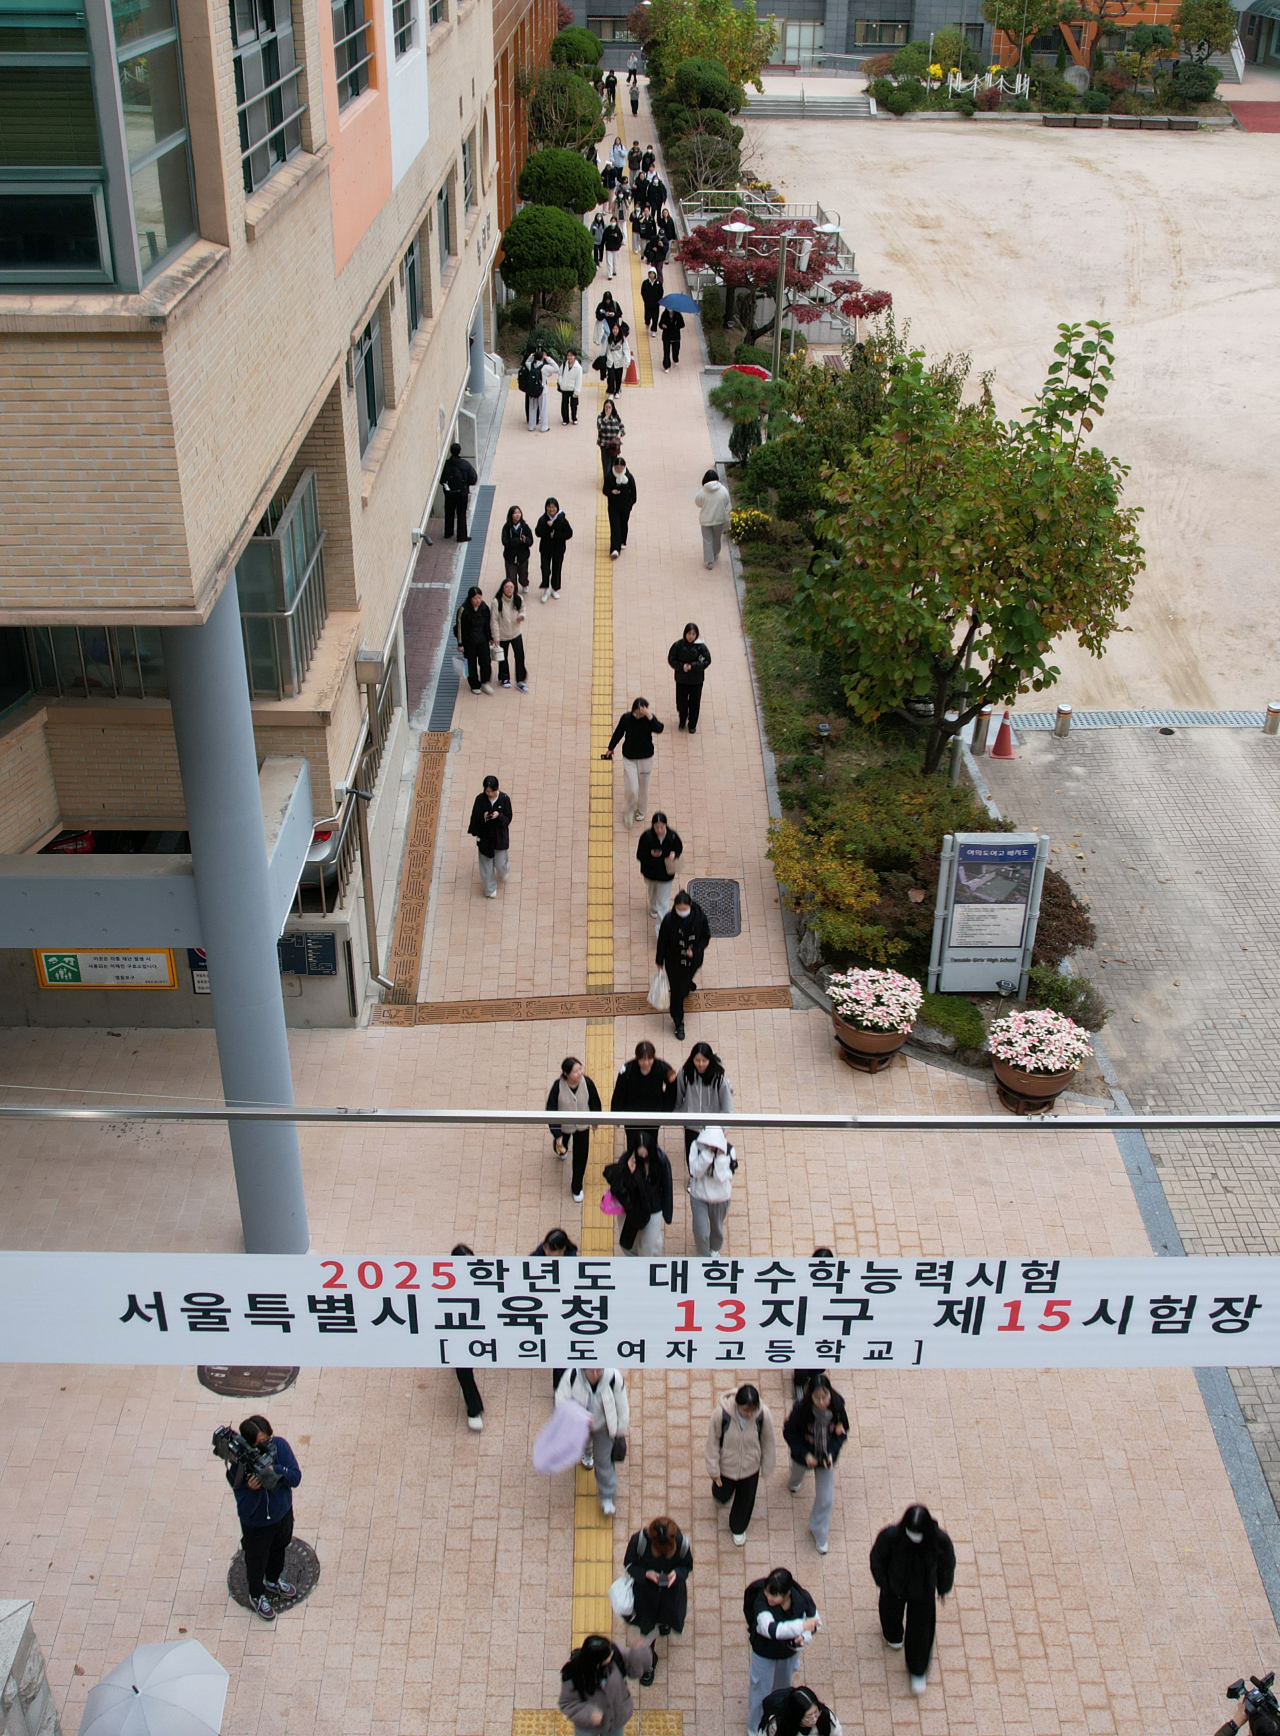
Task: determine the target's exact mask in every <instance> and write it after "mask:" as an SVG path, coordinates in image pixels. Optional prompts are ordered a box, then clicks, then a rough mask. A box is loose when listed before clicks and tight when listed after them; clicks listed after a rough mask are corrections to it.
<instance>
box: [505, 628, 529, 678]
mask: <svg viewBox="0 0 1280 1736" xmlns="http://www.w3.org/2000/svg"><path fill="white" fill-rule="evenodd" d="M501 643H502V651H501V654H500V656H499V658H498V680H499V681H510V679H511V665H510V659H509V656H508V653H509V652H512V651H514V652H515V664H516V680H517V681H523V680H524V679H525V678H526V676H527V675H528V673H529V672H528V670H527V669H526V668H525V666H524V634H523V633H517V635H516V637H515V638H514V639H503V640H502V642H501Z"/></svg>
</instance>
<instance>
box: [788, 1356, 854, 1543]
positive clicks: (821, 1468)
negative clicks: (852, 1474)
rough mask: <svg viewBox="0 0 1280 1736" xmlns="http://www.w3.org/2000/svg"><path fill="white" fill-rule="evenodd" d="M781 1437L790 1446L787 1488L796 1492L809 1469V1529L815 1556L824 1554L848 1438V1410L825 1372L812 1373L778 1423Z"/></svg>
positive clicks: (796, 1493) (794, 1493)
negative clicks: (838, 1462) (838, 1466)
mask: <svg viewBox="0 0 1280 1736" xmlns="http://www.w3.org/2000/svg"><path fill="white" fill-rule="evenodd" d="M782 1434H783V1439H784V1440H785V1441H786V1443H787V1446H788V1447H789V1448H790V1449H791V1472H790V1475H789V1476H788V1478H787V1489H788V1490H789V1492H790V1493H791V1494H793V1495H798V1494H799V1493H800V1488H801V1485H802V1484H803V1482H804V1479H805V1474H806V1472H808V1471H812V1472H813V1481H814V1492H813V1507H812V1509H811V1510H810V1513H809V1532H810V1535H811V1536H812V1538H813V1541H814V1544H815V1545H816V1547H817V1550H818V1554H819V1555H825V1554H826V1553H827V1533H828V1531H829V1530H830V1526H831V1509H832V1506H833V1505H834V1503H835V1498H836V1472H835V1464H836V1460H837V1459H838V1458H839V1457H840V1450H841V1448H842V1447H843V1446H844V1444H845V1442H846V1441H847V1440H848V1438H849V1413H848V1411H847V1410H846V1409H845V1407H844V1400H843V1399H842V1398H841V1397H840V1394H839V1393H838V1392H837V1391H836V1390H835V1388H834V1387H833V1386H832V1384H831V1382H830V1381H829V1380H828V1379H827V1377H826V1375H825V1374H815V1375H814V1376H813V1378H812V1379H811V1380H810V1381H809V1382H808V1384H807V1385H806V1386H805V1389H804V1397H803V1398H802V1399H801V1400H800V1402H799V1403H798V1404H796V1405H794V1406H793V1407H792V1411H791V1415H790V1416H789V1417H788V1418H787V1420H786V1422H785V1423H784V1424H783V1426H782Z"/></svg>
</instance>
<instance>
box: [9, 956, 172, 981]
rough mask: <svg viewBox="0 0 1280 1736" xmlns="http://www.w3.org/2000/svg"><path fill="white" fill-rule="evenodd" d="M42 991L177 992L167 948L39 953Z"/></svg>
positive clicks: (38, 964)
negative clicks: (146, 990)
mask: <svg viewBox="0 0 1280 1736" xmlns="http://www.w3.org/2000/svg"><path fill="white" fill-rule="evenodd" d="M35 961H36V975H37V976H38V977H39V980H40V987H41V988H42V989H176V988H177V986H178V977H177V973H176V972H175V970H174V968H173V954H172V952H170V951H169V949H168V948H167V947H163V946H143V947H134V948H128V947H89V948H86V947H50V946H40V947H36V949H35Z"/></svg>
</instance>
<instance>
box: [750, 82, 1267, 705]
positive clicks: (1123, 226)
mask: <svg viewBox="0 0 1280 1736" xmlns="http://www.w3.org/2000/svg"><path fill="white" fill-rule="evenodd" d="M1263 84H1265V92H1264V94H1265V95H1266V96H1267V97H1271V96H1272V95H1273V93H1274V92H1275V91H1276V90H1277V89H1280V86H1278V85H1277V83H1276V81H1275V80H1273V79H1266V80H1263V79H1259V80H1258V85H1259V86H1260V87H1261V86H1262V85H1263ZM1243 88H1244V89H1245V90H1249V89H1250V85H1248V84H1246V86H1245V87H1243ZM1239 89H1240V87H1234V86H1233V87H1232V88H1231V90H1230V91H1229V92H1228V94H1229V95H1231V96H1232V97H1233V98H1235V97H1236V95H1237V93H1238V91H1239ZM750 140H751V142H753V143H754V145H755V147H756V154H755V160H756V161H757V163H758V164H759V166H760V167H761V168H763V169H764V170H765V172H766V173H767V174H768V175H769V177H770V178H771V179H772V180H773V181H774V182H775V183H776V184H778V185H779V186H781V187H782V188H783V189H784V190H785V192H786V193H787V195H788V198H789V199H790V200H792V201H795V202H799V203H811V202H813V201H814V200H821V202H822V203H823V204H824V205H825V206H827V207H828V208H832V207H834V208H835V209H836V210H838V211H839V213H840V215H841V218H842V220H843V223H844V228H845V232H846V234H847V235H848V237H849V239H850V241H851V243H852V245H853V247H854V249H855V252H856V255H857V259H858V264H859V267H860V270H861V275H862V278H863V281H864V282H865V283H867V284H868V285H869V286H873V287H875V288H884V289H889V290H892V292H893V295H894V302H895V306H896V308H897V311H898V314H899V316H900V318H903V319H909V320H910V321H911V332H912V338H913V340H914V341H915V342H917V343H920V344H923V345H924V346H925V347H927V348H928V349H929V350H932V351H940V350H948V349H950V350H967V351H969V352H970V354H971V355H972V357H973V361H974V365H975V369H976V370H981V369H987V368H992V369H994V370H995V375H996V378H995V391H996V395H997V400H998V402H999V404H1000V407H1001V409H1002V411H1004V412H1005V413H1006V414H1008V413H1016V412H1017V411H1018V410H1019V409H1021V408H1022V407H1023V406H1024V405H1026V404H1028V403H1030V402H1031V399H1032V397H1033V396H1034V394H1035V392H1036V391H1037V390H1038V388H1039V386H1040V384H1041V382H1042V380H1043V377H1044V372H1045V369H1046V367H1047V365H1048V362H1049V361H1050V359H1051V350H1052V345H1053V342H1054V341H1055V337H1056V331H1055V327H1056V326H1057V324H1058V322H1059V321H1061V320H1074V321H1081V322H1083V321H1085V320H1089V319H1096V318H1105V319H1106V320H1108V321H1109V322H1110V324H1111V325H1112V327H1113V329H1114V331H1115V339H1116V342H1115V348H1116V379H1115V385H1114V390H1113V393H1112V398H1111V407H1110V409H1109V411H1108V414H1107V416H1106V418H1105V420H1104V421H1103V423H1102V424H1101V425H1100V427H1099V429H1098V433H1097V438H1098V439H1099V442H1100V443H1101V444H1103V445H1104V446H1105V447H1107V448H1108V449H1109V450H1111V451H1114V452H1115V453H1116V454H1118V455H1119V456H1120V457H1121V458H1123V459H1124V461H1125V462H1126V463H1128V464H1129V465H1130V466H1131V467H1132V474H1131V476H1130V478H1129V491H1128V498H1129V500H1130V501H1131V502H1132V503H1134V504H1136V505H1141V506H1142V507H1143V509H1144V516H1143V520H1142V536H1143V541H1144V543H1145V546H1146V549H1147V570H1146V572H1145V573H1144V574H1143V575H1142V576H1141V577H1140V579H1139V581H1138V586H1137V590H1136V592H1135V595H1134V600H1133V604H1132V606H1131V608H1130V610H1129V612H1128V615H1127V617H1126V621H1125V628H1126V630H1125V631H1123V632H1122V633H1119V634H1117V635H1116V636H1115V637H1114V638H1113V639H1112V641H1111V644H1110V646H1109V648H1108V650H1107V653H1106V655H1105V657H1104V658H1103V659H1102V660H1101V661H1096V660H1095V659H1093V658H1091V657H1089V656H1088V655H1087V654H1085V653H1084V652H1082V651H1080V649H1079V648H1078V647H1077V646H1076V645H1075V643H1074V641H1072V642H1068V643H1065V644H1063V645H1062V646H1061V647H1060V649H1059V656H1058V662H1059V665H1060V667H1061V669H1062V680H1061V682H1060V684H1059V687H1058V689H1057V693H1056V697H1057V698H1058V699H1064V700H1070V701H1071V702H1073V703H1074V704H1075V705H1077V706H1108V707H1109V706H1149V705H1184V706H1204V707H1237V706H1249V707H1253V708H1261V707H1262V706H1263V705H1265V703H1266V701H1267V700H1268V699H1270V698H1272V697H1273V696H1274V694H1273V689H1277V688H1278V687H1280V682H1278V681H1277V676H1276V672H1275V663H1276V647H1277V639H1278V637H1280V634H1278V632H1277V628H1276V625H1275V622H1274V609H1273V597H1274V582H1275V558H1274V544H1275V536H1276V525H1277V519H1276V511H1275V506H1274V499H1273V489H1272V486H1271V479H1270V475H1269V471H1270V468H1271V464H1270V460H1269V459H1268V457H1267V454H1268V452H1269V451H1271V450H1273V449H1274V446H1275V443H1276V432H1277V411H1276V388H1277V381H1278V377H1280V359H1278V358H1277V355H1276V353H1275V352H1274V350H1273V347H1272V346H1271V345H1270V344H1269V343H1268V342H1267V340H1266V336H1265V334H1266V332H1267V331H1268V329H1269V323H1270V321H1271V320H1272V319H1275V318H1276V317H1277V315H1278V314H1280V286H1278V284H1277V268H1278V266H1280V219H1278V218H1277V216H1276V207H1275V201H1274V192H1273V189H1274V185H1275V179H1276V175H1277V172H1278V171H1280V139H1273V138H1271V137H1268V136H1266V135H1259V134H1245V133H1242V132H1238V131H1233V132H1225V133H1216V134H1210V133H1199V134H1194V135H1183V134H1178V135H1170V134H1162V133H1158V132H1152V133H1112V132H1110V131H1108V130H1106V129H1103V130H1101V131H1098V132H1088V133H1074V132H1073V133H1064V132H1062V131H1047V130H1044V129H1041V128H1036V127H1015V126H1009V127H1000V128H996V127H981V126H978V125H973V126H970V125H966V124H965V123H964V122H961V121H941V122H924V121H921V122H892V123H890V122H884V123H879V122H877V123H869V122H866V121H838V122H830V123H815V122H812V121H809V122H801V121H768V122H757V123H756V124H755V125H754V126H753V127H752V128H751V129H750ZM1036 703H1037V704H1038V703H1041V701H1039V700H1037V702H1036Z"/></svg>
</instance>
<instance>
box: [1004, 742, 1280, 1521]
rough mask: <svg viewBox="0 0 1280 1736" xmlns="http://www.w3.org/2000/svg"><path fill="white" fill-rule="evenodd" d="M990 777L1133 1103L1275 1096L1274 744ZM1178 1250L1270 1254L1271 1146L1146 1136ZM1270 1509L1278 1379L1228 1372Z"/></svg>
mask: <svg viewBox="0 0 1280 1736" xmlns="http://www.w3.org/2000/svg"><path fill="white" fill-rule="evenodd" d="M1019 742H1020V745H1019V749H1018V757H1017V758H1016V759H1015V760H1013V761H1000V760H992V761H988V762H986V764H985V767H984V776H985V777H986V779H987V781H988V783H989V785H990V787H991V792H992V795H993V797H994V798H995V801H996V803H997V805H998V806H999V807H1000V809H1001V811H1002V812H1003V813H1005V814H1007V815H1008V816H1009V817H1010V818H1011V819H1014V820H1016V821H1017V822H1018V823H1019V824H1020V825H1026V826H1036V827H1039V828H1040V829H1041V830H1043V831H1047V832H1048V833H1049V834H1050V836H1051V837H1052V838H1053V840H1054V845H1055V848H1056V851H1057V853H1056V854H1055V855H1054V857H1053V864H1054V866H1055V867H1058V868H1060V869H1061V871H1062V872H1063V873H1064V874H1066V876H1067V878H1068V879H1069V880H1070V881H1071V883H1072V884H1073V885H1074V886H1079V887H1080V888H1081V889H1082V890H1084V891H1085V892H1086V893H1087V894H1088V896H1089V898H1090V900H1091V903H1092V908H1093V916H1094V920H1095V922H1096V924H1097V927H1098V933H1099V937H1100V938H1099V943H1098V947H1097V950H1096V951H1095V952H1094V953H1092V954H1083V955H1081V956H1080V957H1079V958H1078V960H1077V962H1078V964H1079V965H1080V968H1081V969H1082V970H1083V971H1085V973H1086V974H1088V975H1090V976H1092V977H1093V978H1094V979H1095V981H1096V982H1097V983H1098V985H1099V987H1100V988H1101V989H1102V991H1103V993H1104V994H1105V995H1106V997H1107V999H1108V1001H1109V1002H1110V1003H1111V1005H1112V1006H1113V1008H1114V1009H1115V1010H1114V1012H1113V1014H1112V1017H1111V1021H1110V1023H1109V1024H1108V1025H1107V1027H1106V1032H1105V1035H1104V1041H1105V1043H1106V1046H1107V1050H1108V1053H1109V1054H1110V1056H1111V1058H1112V1060H1113V1062H1114V1063H1115V1066H1116V1068H1117V1070H1118V1072H1119V1074H1120V1079H1121V1083H1122V1084H1123V1086H1124V1088H1125V1091H1126V1092H1127V1093H1128V1095H1129V1097H1130V1099H1131V1101H1132V1102H1133V1105H1134V1107H1135V1108H1136V1109H1139V1110H1142V1109H1167V1110H1195V1109H1207V1110H1231V1109H1239V1110H1249V1109H1262V1108H1273V1107H1275V1105H1276V1103H1277V1101H1278V1100H1280V1065H1277V1060H1276V1037H1275V1028H1276V1017H1277V1012H1278V1011H1280V928H1278V927H1277V923H1276V910H1277V907H1278V906H1280V821H1278V819H1277V816H1278V815H1280V745H1278V744H1277V743H1276V742H1275V741H1274V740H1272V739H1271V738H1270V737H1267V736H1264V735H1263V734H1262V733H1261V731H1259V730H1232V729H1186V730H1179V731H1178V732H1177V733H1176V734H1175V735H1161V734H1160V733H1159V731H1158V730H1154V729H1152V730H1146V729H1142V730H1135V729H1126V730H1089V731H1078V732H1075V733H1073V734H1072V735H1070V736H1068V737H1067V738H1066V739H1065V740H1062V741H1059V740H1058V739H1056V738H1055V737H1053V736H1048V735H1041V734H1038V733H1029V734H1027V735H1024V736H1022V737H1020V738H1019ZM1148 1143H1149V1145H1150V1148H1151V1152H1152V1157H1153V1160H1154V1162H1155V1163H1156V1165H1157V1167H1158V1168H1159V1170H1160V1177H1161V1181H1162V1182H1163V1185H1164V1191H1165V1195H1166V1197H1167V1198H1168V1201H1169V1205H1170V1209H1171V1210H1172V1212H1173V1216H1174V1220H1175V1222H1176V1223H1177V1226H1178V1230H1179V1233H1180V1234H1181V1236H1182V1240H1183V1243H1184V1245H1185V1247H1186V1249H1187V1252H1188V1253H1192V1254H1220V1253H1248V1254H1275V1253H1280V1138H1278V1137H1277V1136H1276V1135H1267V1134H1232V1135H1223V1134H1215V1133H1195V1134H1186V1135H1182V1134H1176V1133H1162V1134H1159V1135H1153V1136H1152V1137H1151V1138H1150V1140H1149V1141H1148ZM1232 1380H1233V1382H1234V1384H1235V1388H1236V1392H1237V1395H1238V1397H1239V1399H1240V1402H1241V1406H1242V1409H1243V1411H1244V1416H1245V1421H1246V1423H1247V1424H1248V1425H1249V1431H1250V1433H1251V1435H1252V1437H1253V1440H1254V1444H1255V1446H1256V1447H1257V1449H1258V1456H1259V1458H1260V1460H1261V1461H1262V1466H1263V1470H1264V1472H1265V1474H1266V1477H1267V1481H1268V1484H1269V1486H1270V1489H1271V1493H1272V1496H1273V1498H1274V1499H1275V1500H1276V1501H1277V1505H1280V1370H1275V1369H1247V1370H1237V1371H1235V1372H1234V1373H1233V1375H1232Z"/></svg>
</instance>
